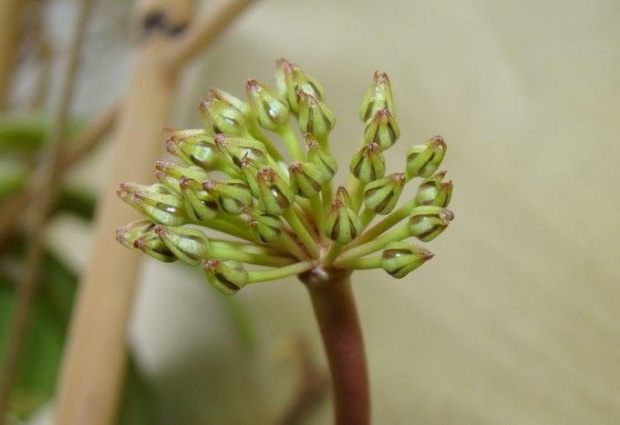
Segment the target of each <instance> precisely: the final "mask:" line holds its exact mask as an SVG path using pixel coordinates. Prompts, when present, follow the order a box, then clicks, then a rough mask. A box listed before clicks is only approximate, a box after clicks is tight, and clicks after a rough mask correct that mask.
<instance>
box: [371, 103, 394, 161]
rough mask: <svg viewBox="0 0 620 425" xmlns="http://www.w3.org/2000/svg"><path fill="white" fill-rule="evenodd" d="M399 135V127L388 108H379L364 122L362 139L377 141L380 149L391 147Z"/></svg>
mask: <svg viewBox="0 0 620 425" xmlns="http://www.w3.org/2000/svg"><path fill="white" fill-rule="evenodd" d="M399 137H400V129H399V128H398V124H397V123H396V120H395V119H394V116H393V115H392V114H391V113H390V111H389V110H388V109H379V110H378V111H377V112H375V114H374V115H373V116H372V118H371V119H370V120H368V122H367V123H366V128H365V129H364V141H365V142H366V143H377V144H378V145H379V147H380V148H381V150H382V151H384V150H386V149H389V148H390V147H392V145H393V144H394V143H396V141H397V140H398V138H399Z"/></svg>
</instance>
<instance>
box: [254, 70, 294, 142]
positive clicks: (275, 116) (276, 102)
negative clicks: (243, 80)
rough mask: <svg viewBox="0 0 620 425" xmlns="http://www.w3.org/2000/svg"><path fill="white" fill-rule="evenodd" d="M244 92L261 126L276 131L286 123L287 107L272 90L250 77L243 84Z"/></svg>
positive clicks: (287, 116)
mask: <svg viewBox="0 0 620 425" xmlns="http://www.w3.org/2000/svg"><path fill="white" fill-rule="evenodd" d="M245 92H246V94H247V97H248V100H249V102H250V108H251V109H252V112H253V113H254V115H255V116H256V119H257V120H258V123H259V124H260V125H261V127H263V128H266V129H267V130H272V131H278V130H280V129H282V128H283V127H284V126H285V125H286V124H287V123H288V119H289V111H288V107H287V105H286V104H285V103H284V102H283V101H282V99H280V96H278V95H277V94H276V93H275V92H274V91H272V90H271V89H269V88H267V87H266V86H264V85H262V84H261V83H259V82H258V81H256V80H251V79H250V80H248V82H247V84H246V86H245Z"/></svg>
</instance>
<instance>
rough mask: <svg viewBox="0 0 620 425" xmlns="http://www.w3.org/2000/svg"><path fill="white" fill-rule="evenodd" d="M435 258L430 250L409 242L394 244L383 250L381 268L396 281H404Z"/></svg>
mask: <svg viewBox="0 0 620 425" xmlns="http://www.w3.org/2000/svg"><path fill="white" fill-rule="evenodd" d="M433 256H434V254H433V253H432V252H430V251H429V250H427V249H424V248H420V247H417V246H415V245H412V244H409V243H407V242H392V243H390V244H388V245H387V246H386V247H385V249H384V250H383V254H382V255H381V267H382V268H383V270H385V271H386V272H388V273H389V274H390V275H392V276H393V277H395V278H396V279H402V278H403V277H405V276H407V275H408V274H409V273H411V272H412V271H414V270H415V269H417V268H418V267H420V266H421V265H422V264H424V263H425V262H427V261H428V260H430V259H431V258H433Z"/></svg>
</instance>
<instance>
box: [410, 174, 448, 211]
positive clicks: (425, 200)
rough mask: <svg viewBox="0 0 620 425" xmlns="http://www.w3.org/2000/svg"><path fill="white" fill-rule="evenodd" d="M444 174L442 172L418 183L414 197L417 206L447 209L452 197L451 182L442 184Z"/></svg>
mask: <svg viewBox="0 0 620 425" xmlns="http://www.w3.org/2000/svg"><path fill="white" fill-rule="evenodd" d="M445 176H446V172H445V171H442V172H439V173H437V174H435V175H434V176H432V177H429V178H427V179H425V180H424V181H422V183H420V186H418V192H417V194H416V196H415V200H416V203H417V204H418V205H435V206H438V207H444V208H445V207H447V206H448V204H449V203H450V198H451V197H452V181H448V182H444V181H443V179H444V177H445Z"/></svg>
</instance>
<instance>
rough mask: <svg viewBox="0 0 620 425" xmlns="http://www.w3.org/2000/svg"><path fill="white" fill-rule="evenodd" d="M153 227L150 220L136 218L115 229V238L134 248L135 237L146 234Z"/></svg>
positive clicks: (122, 243) (153, 224)
mask: <svg viewBox="0 0 620 425" xmlns="http://www.w3.org/2000/svg"><path fill="white" fill-rule="evenodd" d="M154 227H155V223H153V222H152V221H151V220H138V221H134V222H132V223H129V224H126V225H124V226H122V227H119V228H118V229H116V240H117V241H118V242H119V243H120V244H121V245H123V246H125V247H127V248H135V247H134V245H133V244H134V242H135V241H136V239H138V238H141V237H143V236H145V235H147V234H148V233H149V232H150V231H152V230H153V228H154Z"/></svg>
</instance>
